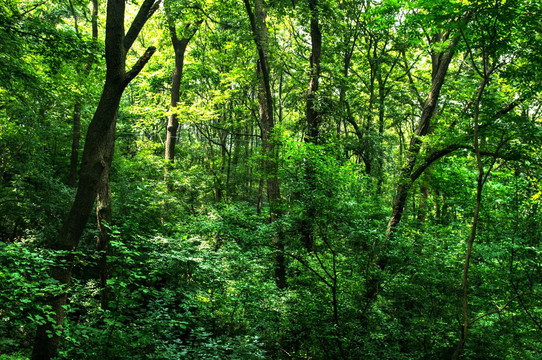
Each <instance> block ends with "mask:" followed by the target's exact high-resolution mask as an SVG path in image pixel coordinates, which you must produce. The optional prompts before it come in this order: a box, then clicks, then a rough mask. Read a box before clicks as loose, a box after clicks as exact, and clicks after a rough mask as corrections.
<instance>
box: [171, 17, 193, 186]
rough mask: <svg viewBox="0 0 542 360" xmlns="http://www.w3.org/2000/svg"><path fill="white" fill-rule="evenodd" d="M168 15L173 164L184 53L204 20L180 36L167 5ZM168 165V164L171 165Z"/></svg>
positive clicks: (188, 27)
mask: <svg viewBox="0 0 542 360" xmlns="http://www.w3.org/2000/svg"><path fill="white" fill-rule="evenodd" d="M166 13H167V16H168V17H169V18H170V20H169V21H170V24H169V33H170V37H171V44H172V45H173V50H174V52H175V67H174V69H173V75H172V77H171V102H170V106H171V115H170V116H169V118H168V123H167V132H166V152H165V158H166V160H167V162H168V163H169V165H171V164H173V162H174V161H175V144H176V142H177V131H178V129H179V121H178V119H177V111H176V110H177V104H178V103H179V99H180V91H181V80H182V78H183V68H184V55H185V52H186V47H187V46H188V42H189V41H190V39H192V37H193V36H194V34H195V33H196V32H197V31H198V27H199V25H200V24H201V23H202V21H198V22H196V23H195V24H194V25H193V24H190V23H189V24H187V25H186V30H189V33H190V35H188V37H182V38H180V39H179V38H178V36H177V27H176V26H175V25H174V23H173V20H172V19H171V16H172V15H171V14H170V13H169V7H166ZM169 165H168V166H169ZM168 166H166V169H165V176H164V177H165V180H166V185H167V187H168V190H170V191H171V190H173V186H172V184H171V183H170V182H169V181H168Z"/></svg>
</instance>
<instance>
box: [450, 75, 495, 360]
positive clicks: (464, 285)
mask: <svg viewBox="0 0 542 360" xmlns="http://www.w3.org/2000/svg"><path fill="white" fill-rule="evenodd" d="M488 81H489V74H488V73H487V72H485V71H484V78H483V79H482V83H481V84H480V87H479V89H478V94H477V97H476V102H475V104H474V153H475V155H476V165H477V168H478V178H477V179H476V206H475V208H474V215H473V218H472V227H471V233H470V237H469V242H468V243H467V252H466V254H465V262H464V264H463V277H462V279H461V290H462V298H461V305H462V306H461V307H462V315H463V322H462V323H461V336H460V338H459V342H458V343H457V347H456V349H455V351H454V353H453V355H452V360H457V359H459V356H460V355H461V353H462V352H463V348H464V346H465V342H466V340H467V334H468V330H469V303H468V279H469V277H468V275H469V267H470V259H471V255H472V247H473V244H474V240H475V239H476V231H477V229H478V219H479V217H480V207H481V204H482V191H483V189H484V184H485V181H486V180H487V177H488V175H489V172H490V171H491V167H490V168H489V169H488V171H487V173H484V165H483V163H482V155H481V154H480V135H479V130H480V129H479V120H480V101H481V100H482V94H483V92H484V89H485V87H486V85H487V83H488Z"/></svg>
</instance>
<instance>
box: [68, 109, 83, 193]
mask: <svg viewBox="0 0 542 360" xmlns="http://www.w3.org/2000/svg"><path fill="white" fill-rule="evenodd" d="M80 140H81V102H79V101H78V102H76V103H75V105H74V106H73V132H72V152H71V156H70V173H69V175H68V185H69V186H70V187H72V188H74V187H75V185H77V163H78V162H79V143H80Z"/></svg>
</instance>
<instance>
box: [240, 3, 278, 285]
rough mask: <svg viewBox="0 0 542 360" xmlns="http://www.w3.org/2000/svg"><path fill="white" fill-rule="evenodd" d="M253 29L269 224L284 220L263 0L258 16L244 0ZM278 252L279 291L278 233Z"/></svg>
mask: <svg viewBox="0 0 542 360" xmlns="http://www.w3.org/2000/svg"><path fill="white" fill-rule="evenodd" d="M244 2H245V6H246V9H247V13H248V16H249V19H250V24H251V27H252V34H253V36H254V41H255V43H256V47H257V48H258V59H259V61H258V73H259V74H260V76H261V77H260V85H259V87H258V104H259V115H260V121H261V125H262V147H263V154H264V158H265V160H264V164H263V166H264V173H265V175H266V180H267V199H268V201H269V207H270V215H269V221H270V222H271V223H273V222H275V221H276V220H277V219H278V218H279V216H280V183H279V179H278V176H277V175H278V161H277V160H278V147H277V144H276V142H275V140H274V139H273V138H272V135H273V130H274V119H273V94H272V93H271V82H270V70H269V44H268V39H267V25H266V23H265V18H266V12H265V10H264V2H263V0H255V1H254V12H253V11H252V6H251V4H250V1H249V0H244ZM272 243H273V246H274V247H275V248H276V249H277V251H276V252H275V283H276V285H277V287H278V288H280V289H283V288H285V287H286V264H285V259H284V239H283V235H282V233H281V231H280V229H278V230H277V231H275V233H274V235H273V239H272Z"/></svg>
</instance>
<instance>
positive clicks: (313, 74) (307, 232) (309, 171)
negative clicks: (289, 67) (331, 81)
mask: <svg viewBox="0 0 542 360" xmlns="http://www.w3.org/2000/svg"><path fill="white" fill-rule="evenodd" d="M308 2H309V9H310V12H311V14H310V29H311V33H310V35H311V55H310V78H309V87H308V89H307V102H306V105H305V117H306V119H307V120H306V121H307V136H306V137H305V141H306V142H308V143H312V144H318V142H319V133H320V114H319V112H318V108H317V96H318V87H319V83H320V62H321V58H322V32H321V31H320V24H319V10H318V1H317V0H308ZM348 60H349V59H348ZM346 66H347V65H346V64H345V68H346ZM345 71H348V70H347V68H346V70H345ZM312 162H313V160H312V159H311V158H310V157H309V158H308V159H307V163H306V165H305V180H306V182H307V185H308V187H309V190H308V194H307V195H308V196H306V197H305V198H306V200H305V214H304V215H303V219H302V221H301V224H300V230H301V240H302V242H303V244H304V246H305V249H306V250H307V251H308V252H312V251H313V250H314V236H313V220H314V218H315V216H316V208H315V204H314V203H313V201H312V197H311V196H310V193H312V192H313V191H314V190H315V188H316V186H315V182H316V179H315V173H314V168H313V167H314V166H313V164H312Z"/></svg>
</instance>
